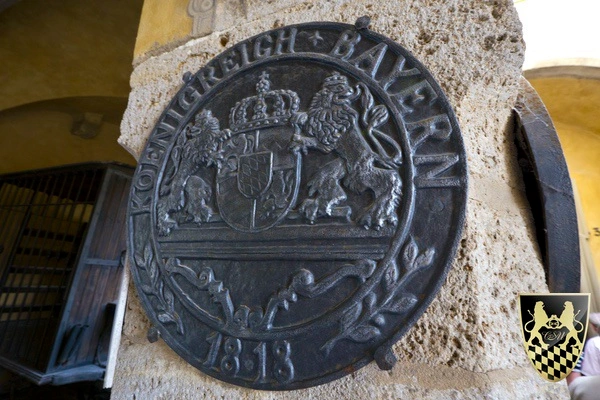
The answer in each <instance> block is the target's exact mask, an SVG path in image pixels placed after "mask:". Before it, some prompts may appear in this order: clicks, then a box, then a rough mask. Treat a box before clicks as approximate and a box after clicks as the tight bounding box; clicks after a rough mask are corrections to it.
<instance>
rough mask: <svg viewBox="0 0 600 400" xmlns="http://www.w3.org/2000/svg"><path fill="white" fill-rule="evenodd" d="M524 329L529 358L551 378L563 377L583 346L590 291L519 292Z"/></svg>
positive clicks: (571, 368)
mask: <svg viewBox="0 0 600 400" xmlns="http://www.w3.org/2000/svg"><path fill="white" fill-rule="evenodd" d="M520 306H521V310H520V316H521V328H522V330H521V332H522V333H523V340H524V344H525V350H526V353H527V357H528V358H529V361H530V362H531V364H532V365H533V367H534V368H535V369H536V371H537V372H538V373H539V374H540V375H541V376H542V377H543V378H544V379H546V380H548V381H550V382H558V381H560V380H561V379H564V378H565V377H566V376H567V375H568V374H569V373H570V372H571V371H572V370H573V368H574V367H575V365H576V364H577V360H578V359H579V356H580V355H581V352H582V350H583V342H584V338H585V334H586V330H587V320H588V309H589V294H579V293H576V294H565V293H561V294H527V295H521V296H520Z"/></svg>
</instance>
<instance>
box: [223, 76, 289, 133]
mask: <svg viewBox="0 0 600 400" xmlns="http://www.w3.org/2000/svg"><path fill="white" fill-rule="evenodd" d="M270 89H271V81H270V80H269V74H267V73H266V72H265V71H263V73H262V74H261V75H260V79H259V81H258V83H257V84H256V91H257V92H258V94H257V95H256V96H252V97H247V98H245V99H243V100H241V101H238V102H237V103H236V104H235V106H234V107H233V108H232V109H231V112H230V114H229V129H230V130H231V131H232V132H233V133H238V132H243V131H246V130H250V129H256V128H260V127H267V126H278V125H286V124H287V123H288V121H289V119H290V117H291V116H292V115H293V114H294V113H295V112H297V111H298V108H299V107H300V98H299V97H298V95H297V94H296V92H294V91H291V90H285V89H278V90H270Z"/></svg>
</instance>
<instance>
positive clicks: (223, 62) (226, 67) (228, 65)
mask: <svg viewBox="0 0 600 400" xmlns="http://www.w3.org/2000/svg"><path fill="white" fill-rule="evenodd" d="M235 56H236V53H235V51H234V50H232V51H230V52H229V53H227V54H224V55H223V56H222V57H221V58H219V65H220V66H221V71H222V72H223V75H227V74H228V73H229V72H231V71H235V70H236V69H239V68H240V65H239V64H238V63H237V62H236V61H235V60H234V57H235Z"/></svg>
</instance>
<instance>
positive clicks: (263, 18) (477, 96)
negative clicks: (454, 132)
mask: <svg viewBox="0 0 600 400" xmlns="http://www.w3.org/2000/svg"><path fill="white" fill-rule="evenodd" d="M152 3H157V2H156V0H146V5H145V7H144V9H145V10H154V12H157V7H156V5H155V4H154V5H153V4H152ZM164 3H169V4H170V5H169V6H168V7H167V6H166V5H165V7H166V8H167V9H169V10H173V12H185V10H186V6H187V1H185V0H171V1H165V2H164ZM175 3H180V4H179V5H177V4H175ZM160 4H161V5H162V4H163V1H161V2H160ZM173 4H175V6H174V5H173ZM216 7H217V8H216V13H215V15H214V18H215V19H214V23H213V26H214V27H216V29H219V31H215V32H213V33H211V34H209V35H207V36H204V37H201V38H198V39H192V40H189V41H187V42H186V43H184V44H180V42H181V40H182V39H181V38H186V37H188V36H186V35H189V34H190V32H187V31H185V32H184V30H186V29H187V30H189V29H191V26H192V22H191V19H190V22H189V25H187V26H186V27H183V28H181V31H180V32H179V33H177V32H176V33H175V34H174V33H173V30H170V31H169V35H170V36H169V38H171V39H168V40H165V36H163V37H157V38H156V40H155V41H154V43H155V45H154V46H145V47H144V46H143V45H140V44H139V43H138V46H137V47H136V49H137V54H136V62H135V64H136V65H135V69H134V71H133V74H132V76H131V86H132V92H131V95H130V98H129V105H128V108H127V111H126V113H125V116H124V119H123V122H122V125H121V129H122V136H121V138H120V140H119V142H120V143H121V145H123V146H124V147H125V148H127V149H128V150H129V151H130V152H131V153H132V154H134V155H135V156H138V155H139V154H140V152H141V150H142V148H143V145H144V143H145V140H146V138H147V137H148V135H149V134H150V132H151V130H152V129H153V126H154V123H155V121H156V120H157V118H158V117H159V115H160V113H161V112H162V110H163V109H164V108H165V107H166V105H167V103H168V102H169V100H170V99H171V98H172V96H173V95H174V94H175V93H176V92H177V90H178V89H179V87H180V86H181V84H182V80H181V79H182V76H183V74H184V73H185V72H186V71H194V72H195V71H197V70H198V69H199V68H200V67H201V66H202V65H203V64H204V63H206V62H207V61H208V60H210V59H211V58H212V57H214V56H215V55H216V54H218V53H220V52H221V51H223V50H224V49H225V48H227V47H228V46H230V45H231V44H233V43H236V42H238V41H241V40H243V39H245V38H248V37H251V36H253V35H255V34H257V33H260V32H262V31H265V30H269V29H272V28H274V27H279V26H283V25H287V24H295V23H301V22H309V21H337V22H345V23H354V21H355V20H356V18H357V17H360V16H362V15H369V16H370V17H371V19H372V23H371V29H372V30H374V31H376V32H379V33H381V34H383V35H386V36H388V37H390V38H392V39H393V40H395V41H397V42H398V43H400V44H401V45H402V46H404V47H405V48H407V49H408V50H409V51H411V52H412V53H413V54H414V55H415V56H416V57H417V58H418V59H419V60H420V61H421V62H422V63H423V64H424V65H425V66H426V67H427V68H428V69H429V70H430V71H431V72H432V74H433V76H434V77H435V79H436V80H437V81H438V82H440V84H441V86H442V88H443V89H444V90H445V92H446V94H447V96H448V99H449V101H450V103H451V104H452V106H453V108H454V110H455V112H456V114H457V117H458V120H459V123H460V126H461V130H462V134H463V137H464V141H465V147H466V151H467V155H468V163H469V179H470V183H469V186H470V189H469V190H470V192H469V200H468V206H467V207H468V211H467V219H466V226H465V229H464V232H463V238H462V241H461V245H460V247H459V249H458V252H457V255H456V259H455V261H454V264H453V267H452V270H451V271H450V273H449V275H448V278H447V280H446V283H445V284H444V286H443V287H442V289H441V291H440V293H439V294H438V295H437V297H436V299H435V300H434V301H433V303H432V304H431V306H430V307H429V309H428V310H427V312H426V313H425V314H424V315H423V317H422V318H421V319H420V320H419V321H418V322H417V324H416V325H415V326H414V327H413V328H412V329H411V330H409V332H408V334H407V335H406V336H404V337H403V338H402V339H401V340H400V341H399V342H398V343H397V345H396V346H395V348H394V352H395V354H396V356H397V357H398V358H399V362H398V364H397V365H396V366H395V367H394V368H393V370H392V371H390V372H383V371H380V370H379V369H378V368H377V366H376V365H375V363H371V364H369V365H367V366H366V367H364V368H362V369H360V370H359V371H356V372H354V373H353V374H351V375H348V376H346V377H344V378H342V379H339V380H336V381H334V382H331V383H329V384H325V385H321V386H318V387H313V388H309V389H304V390H299V391H293V392H286V393H285V398H289V399H304V398H319V399H366V398H381V399H389V398H432V399H438V398H439V399H446V398H465V399H469V398H483V397H488V398H502V399H504V398H533V397H536V398H559V397H560V398H567V397H568V391H567V390H566V385H565V384H564V383H559V384H552V383H549V382H546V381H544V380H543V379H542V378H541V377H539V376H538V375H537V373H536V372H535V371H534V369H533V368H532V367H531V366H530V365H529V361H528V360H527V357H526V355H525V351H524V350H523V345H522V339H521V334H520V331H519V330H520V325H519V316H518V306H517V302H518V294H519V293H522V292H544V291H547V287H546V284H545V283H544V282H545V279H544V272H543V268H542V265H541V261H540V254H539V249H538V247H537V244H536V241H535V234H534V229H533V221H532V217H531V213H530V210H529V205H528V203H527V201H526V198H525V194H524V189H523V183H522V179H521V175H520V171H519V168H518V165H517V158H516V150H515V147H514V144H513V135H512V107H513V105H514V104H515V101H516V97H517V92H518V89H519V77H520V75H521V65H522V62H523V53H524V43H523V40H522V36H521V24H520V22H519V20H518V18H517V14H516V11H515V9H514V7H513V5H512V1H510V0H500V1H475V0H462V1H461V0H450V1H447V0H433V1H430V2H426V3H425V2H420V1H418V0H408V1H400V0H390V1H385V2H377V1H367V0H351V1H347V0H329V1H318V2H317V1H314V2H310V1H309V2H306V1H299V0H274V1H257V0H245V1H233V0H229V1H226V0H223V1H221V0H219V1H217V5H216ZM232 15H237V16H239V17H237V18H235V19H234V18H232V17H231V16H232ZM154 17H155V15H154V14H151V13H149V12H145V13H144V14H143V15H142V21H141V26H140V31H142V30H144V29H147V25H145V24H147V23H148V22H147V21H150V20H152V19H153V18H154ZM181 18H182V16H181V15H178V16H177V17H173V19H172V20H173V21H177V20H179V19H181ZM188 18H191V17H188ZM169 21H170V16H169V15H168V14H167V15H162V16H161V24H166V25H169ZM163 28H164V29H165V30H166V27H162V28H161V27H158V28H157V35H159V36H160V30H161V29H163ZM145 40H148V37H147V36H145ZM186 40H187V39H186ZM173 43H177V47H173V46H174V45H173ZM129 296H130V297H129V301H128V309H127V314H126V319H125V326H124V331H123V337H122V341H121V349H120V352H119V356H118V365H117V371H116V376H115V383H114V387H113V392H112V396H113V397H112V398H113V399H158V398H174V399H175V398H177V399H195V398H200V397H202V398H226V399H271V398H277V397H280V394H275V393H269V392H260V391H252V390H247V389H242V388H239V387H234V386H232V385H229V384H226V383H223V382H220V381H217V380H214V379H212V378H209V377H207V376H205V375H203V374H201V373H200V372H199V371H197V370H196V369H195V368H193V367H191V366H190V365H188V364H187V363H186V362H185V361H183V360H182V359H181V358H179V356H177V355H176V354H175V353H174V352H173V351H172V350H170V349H169V348H168V347H167V346H166V345H165V344H164V343H163V342H162V341H159V342H157V343H154V344H150V343H149V342H148V341H147V339H146V332H147V329H148V328H149V324H148V321H147V319H146V318H145V316H144V313H143V311H142V309H141V306H140V303H139V300H138V298H137V296H136V294H135V291H134V289H133V288H130V292H129Z"/></svg>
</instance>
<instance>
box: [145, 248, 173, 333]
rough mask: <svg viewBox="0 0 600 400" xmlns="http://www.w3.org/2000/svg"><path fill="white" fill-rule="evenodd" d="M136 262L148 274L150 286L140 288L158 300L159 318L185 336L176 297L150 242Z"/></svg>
mask: <svg viewBox="0 0 600 400" xmlns="http://www.w3.org/2000/svg"><path fill="white" fill-rule="evenodd" d="M135 262H136V264H137V266H138V268H140V269H141V270H144V271H146V272H147V273H148V277H149V278H150V285H147V284H144V283H142V284H141V285H140V288H141V289H142V291H143V292H144V293H145V294H147V295H149V296H154V297H156V298H157V300H158V307H157V308H158V311H159V312H158V313H157V318H158V320H159V322H161V323H162V324H165V325H166V324H175V325H176V326H177V333H179V334H180V335H183V334H184V328H183V322H182V320H181V318H180V317H179V314H177V312H176V311H175V296H174V295H173V292H172V291H171V289H169V288H168V287H167V286H166V285H165V282H164V280H163V279H164V278H163V277H162V275H161V274H160V273H159V272H160V271H159V267H158V262H157V261H156V257H154V252H153V249H152V245H151V244H150V242H148V243H146V245H145V246H144V250H143V253H142V254H135Z"/></svg>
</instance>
